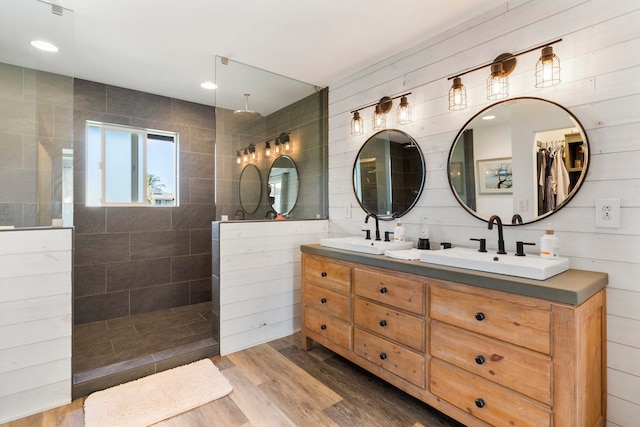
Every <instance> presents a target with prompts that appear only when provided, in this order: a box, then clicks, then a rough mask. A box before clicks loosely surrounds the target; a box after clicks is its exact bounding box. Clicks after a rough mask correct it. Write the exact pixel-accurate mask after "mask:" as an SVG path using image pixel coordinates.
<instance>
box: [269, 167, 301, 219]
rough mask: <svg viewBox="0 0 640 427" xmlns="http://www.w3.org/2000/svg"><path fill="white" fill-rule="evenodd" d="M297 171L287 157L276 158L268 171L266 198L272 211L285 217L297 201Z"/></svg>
mask: <svg viewBox="0 0 640 427" xmlns="http://www.w3.org/2000/svg"><path fill="white" fill-rule="evenodd" d="M298 186H299V183H298V169H297V168H296V165H295V163H293V160H292V159H291V157H289V156H280V157H278V158H277V159H276V160H275V161H274V162H273V164H272V165H271V169H270V170H269V185H268V187H267V196H268V198H269V203H270V204H271V207H272V208H273V210H274V211H275V212H276V213H278V214H282V215H287V214H288V213H290V212H291V211H292V210H293V207H294V206H295V205H296V201H297V200H298Z"/></svg>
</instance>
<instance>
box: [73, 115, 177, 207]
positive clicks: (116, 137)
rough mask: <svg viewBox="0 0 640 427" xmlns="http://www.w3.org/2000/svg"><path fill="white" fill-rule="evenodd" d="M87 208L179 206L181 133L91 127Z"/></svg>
mask: <svg viewBox="0 0 640 427" xmlns="http://www.w3.org/2000/svg"><path fill="white" fill-rule="evenodd" d="M86 137H87V138H86V141H87V144H86V148H87V179H86V204H87V206H178V162H177V159H178V134H177V133H175V132H167V131H159V130H151V129H143V128H134V127H129V126H121V125H113V124H106V123H99V122H89V121H88V122H87V127H86Z"/></svg>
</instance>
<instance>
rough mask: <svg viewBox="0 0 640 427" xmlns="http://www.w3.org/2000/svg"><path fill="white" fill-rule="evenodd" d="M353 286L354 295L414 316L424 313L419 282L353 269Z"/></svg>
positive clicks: (423, 299) (423, 295) (378, 272)
mask: <svg viewBox="0 0 640 427" xmlns="http://www.w3.org/2000/svg"><path fill="white" fill-rule="evenodd" d="M353 286H354V293H355V294H356V295H359V296H362V297H365V298H369V299H372V300H374V301H378V302H381V303H383V304H387V305H389V306H391V307H394V308H397V309H399V310H404V311H409V312H411V313H415V314H424V312H425V293H424V288H425V285H424V283H423V282H422V281H420V280H411V279H406V278H403V277H399V274H395V275H393V274H388V273H382V272H380V271H377V270H369V269H367V270H365V269H362V268H354V269H353Z"/></svg>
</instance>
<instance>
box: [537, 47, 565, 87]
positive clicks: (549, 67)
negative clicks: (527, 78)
mask: <svg viewBox="0 0 640 427" xmlns="http://www.w3.org/2000/svg"><path fill="white" fill-rule="evenodd" d="M558 83H560V58H558V57H557V56H556V54H555V53H553V48H552V47H551V46H545V47H543V48H542V55H541V56H540V59H538V62H537V63H536V87H550V86H555V85H557V84H558Z"/></svg>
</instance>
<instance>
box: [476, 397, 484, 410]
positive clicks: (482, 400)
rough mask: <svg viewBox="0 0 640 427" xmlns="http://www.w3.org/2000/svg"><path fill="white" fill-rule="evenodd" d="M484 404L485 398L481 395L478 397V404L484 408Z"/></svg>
mask: <svg viewBox="0 0 640 427" xmlns="http://www.w3.org/2000/svg"><path fill="white" fill-rule="evenodd" d="M484 405H485V401H484V399H483V398H481V397H479V398H477V399H476V406H477V407H478V408H484Z"/></svg>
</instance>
